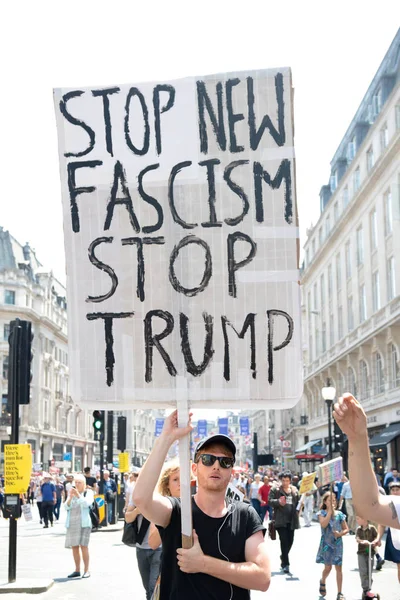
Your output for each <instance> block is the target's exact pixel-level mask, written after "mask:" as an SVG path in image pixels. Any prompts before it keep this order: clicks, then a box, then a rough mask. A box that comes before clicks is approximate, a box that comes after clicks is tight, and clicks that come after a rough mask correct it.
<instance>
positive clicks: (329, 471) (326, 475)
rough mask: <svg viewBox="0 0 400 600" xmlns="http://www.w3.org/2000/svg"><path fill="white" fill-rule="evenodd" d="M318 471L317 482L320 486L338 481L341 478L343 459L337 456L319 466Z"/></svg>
mask: <svg viewBox="0 0 400 600" xmlns="http://www.w3.org/2000/svg"><path fill="white" fill-rule="evenodd" d="M318 471H319V472H318V481H319V482H320V484H321V485H328V484H329V483H333V482H334V481H340V480H341V479H342V477H343V458H342V457H341V456H339V457H338V458H334V459H333V460H328V461H327V462H324V463H322V464H320V465H319V466H318Z"/></svg>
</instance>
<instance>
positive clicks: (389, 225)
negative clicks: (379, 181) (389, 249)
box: [383, 190, 393, 235]
mask: <svg viewBox="0 0 400 600" xmlns="http://www.w3.org/2000/svg"><path fill="white" fill-rule="evenodd" d="M383 203H384V208H385V235H390V234H391V233H392V231H393V214H392V194H391V191H390V190H388V191H387V192H386V193H385V194H384V196H383Z"/></svg>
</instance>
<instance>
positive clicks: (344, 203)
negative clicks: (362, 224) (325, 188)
mask: <svg viewBox="0 0 400 600" xmlns="http://www.w3.org/2000/svg"><path fill="white" fill-rule="evenodd" d="M348 203H349V188H348V186H347V185H346V187H344V188H343V192H342V206H343V210H344V209H345V208H346V206H347V205H348Z"/></svg>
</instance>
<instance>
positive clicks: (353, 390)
mask: <svg viewBox="0 0 400 600" xmlns="http://www.w3.org/2000/svg"><path fill="white" fill-rule="evenodd" d="M347 389H348V391H349V392H350V394H353V396H354V397H355V398H357V383H356V374H355V373H354V370H353V369H352V368H351V367H349V368H348V369H347Z"/></svg>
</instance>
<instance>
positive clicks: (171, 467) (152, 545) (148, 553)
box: [125, 460, 180, 600]
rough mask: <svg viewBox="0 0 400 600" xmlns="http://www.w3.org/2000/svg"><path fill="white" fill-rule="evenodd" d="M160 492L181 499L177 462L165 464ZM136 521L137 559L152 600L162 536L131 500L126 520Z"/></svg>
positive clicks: (158, 569) (160, 481) (157, 575)
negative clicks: (137, 538) (137, 537)
mask: <svg viewBox="0 0 400 600" xmlns="http://www.w3.org/2000/svg"><path fill="white" fill-rule="evenodd" d="M158 492H159V493H160V494H161V495H163V496H173V497H176V498H177V497H179V495H180V469H179V463H178V462H177V461H175V460H173V461H170V462H168V463H166V464H165V466H164V468H163V470H162V473H161V475H160V479H159V482H158ZM136 519H137V525H138V535H139V540H140V543H136V557H137V561H138V567H139V571H140V576H141V578H142V583H143V587H144V589H145V590H146V600H150V598H152V597H153V592H154V590H155V587H156V584H157V581H158V577H159V574H160V567H161V550H162V548H161V536H160V534H159V532H158V530H157V528H156V526H155V525H154V524H153V523H149V522H148V521H147V520H146V519H144V517H143V515H142V514H141V513H140V511H139V510H138V509H137V508H136V507H135V505H134V504H133V502H132V499H130V501H129V505H128V508H127V510H126V512H125V520H126V522H127V523H133V522H134V521H135V520H136ZM143 531H144V535H143V537H142V535H141V534H142V532H143Z"/></svg>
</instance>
